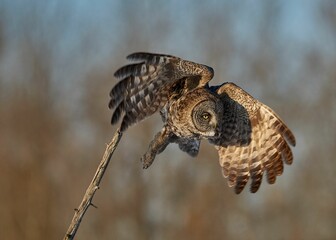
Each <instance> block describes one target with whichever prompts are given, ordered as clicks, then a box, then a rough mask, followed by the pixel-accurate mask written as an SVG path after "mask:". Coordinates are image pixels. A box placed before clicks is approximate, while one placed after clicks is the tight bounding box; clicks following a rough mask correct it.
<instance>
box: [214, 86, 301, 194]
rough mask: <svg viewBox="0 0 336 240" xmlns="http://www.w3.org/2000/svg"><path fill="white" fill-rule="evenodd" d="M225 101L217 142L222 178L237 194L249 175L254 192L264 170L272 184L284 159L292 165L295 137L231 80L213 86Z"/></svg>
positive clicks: (267, 110)
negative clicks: (226, 179)
mask: <svg viewBox="0 0 336 240" xmlns="http://www.w3.org/2000/svg"><path fill="white" fill-rule="evenodd" d="M213 90H214V91H215V92H216V93H217V94H218V95H219V97H220V98H221V101H222V102H223V104H224V113H223V122H222V126H221V127H222V129H221V131H220V133H219V136H218V138H216V139H215V140H210V142H212V143H214V144H215V145H216V148H217V150H218V154H219V161H220V165H221V167H222V172H223V175H224V177H226V178H228V183H229V186H230V187H233V186H234V187H235V192H236V193H237V194H238V193H240V192H241V191H242V190H243V188H244V187H245V185H246V183H247V182H248V180H249V178H251V188H250V191H251V192H253V193H254V192H256V191H257V190H258V189H259V187H260V184H261V181H262V177H263V173H264V172H266V176H267V181H268V182H269V183H270V184H273V183H274V182H275V180H276V176H279V175H281V174H282V172H283V162H285V163H286V164H291V163H292V161H293V155H292V151H291V149H290V147H289V145H288V144H290V145H292V146H295V137H294V135H293V133H292V132H291V131H290V129H289V128H288V127H287V126H286V125H285V123H284V122H283V121H282V120H281V119H280V117H279V116H278V115H277V114H276V113H275V112H274V111H273V110H272V109H271V108H269V107H268V106H266V105H265V104H263V103H261V102H259V101H258V100H256V99H255V98H253V97H252V96H251V95H249V94H248V93H247V92H245V91H244V90H243V89H241V88H240V87H238V86H237V85H235V84H233V83H225V84H223V85H222V86H220V87H217V88H216V89H213Z"/></svg>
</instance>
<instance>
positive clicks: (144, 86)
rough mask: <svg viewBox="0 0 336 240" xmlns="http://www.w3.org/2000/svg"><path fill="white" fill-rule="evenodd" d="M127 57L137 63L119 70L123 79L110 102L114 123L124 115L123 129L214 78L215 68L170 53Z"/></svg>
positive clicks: (119, 76)
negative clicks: (173, 96) (172, 97)
mask: <svg viewBox="0 0 336 240" xmlns="http://www.w3.org/2000/svg"><path fill="white" fill-rule="evenodd" d="M127 59H128V60H130V61H136V62H137V63H134V64H130V65H126V66H124V67H122V68H120V69H119V70H117V71H116V72H115V74H114V76H115V77H116V78H117V79H120V81H119V82H118V83H117V84H116V85H115V86H114V87H113V89H112V90H111V92H110V97H111V100H110V102H109V108H111V109H114V113H113V116H112V119H111V122H112V124H115V123H117V122H118V120H119V119H120V118H121V117H123V120H122V123H121V131H124V130H126V129H127V128H128V127H129V126H130V125H132V124H134V123H136V122H138V121H141V120H142V119H144V118H146V117H148V116H150V115H152V114H153V113H155V112H157V111H158V110H160V109H162V107H163V106H164V105H165V104H166V102H167V101H168V99H169V98H170V97H171V96H172V95H174V94H181V93H182V92H181V91H188V90H191V89H193V88H196V87H202V86H205V85H206V84H207V83H208V82H209V81H210V80H211V78H212V77H213V70H212V68H210V67H208V66H205V65H202V64H197V63H194V62H190V61H186V60H183V59H181V58H178V57H174V56H170V55H163V54H153V53H133V54H131V55H129V56H128V57H127Z"/></svg>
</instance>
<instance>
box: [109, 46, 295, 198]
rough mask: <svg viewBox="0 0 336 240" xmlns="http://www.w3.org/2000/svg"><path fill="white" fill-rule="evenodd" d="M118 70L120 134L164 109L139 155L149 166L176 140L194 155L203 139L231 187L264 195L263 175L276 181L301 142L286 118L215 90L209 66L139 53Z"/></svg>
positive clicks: (226, 89)
mask: <svg viewBox="0 0 336 240" xmlns="http://www.w3.org/2000/svg"><path fill="white" fill-rule="evenodd" d="M127 59H128V60H130V61H133V62H134V63H133V64H129V65H126V66H124V67H121V68H120V69H119V70H117V71H116V72H115V77H116V78H117V79H118V80H119V82H118V83H117V84H116V85H115V86H114V87H113V88H112V90H111V92H110V98H111V99H110V102H109V108H110V109H112V110H113V115H112V119H111V122H112V124H116V123H117V122H118V121H119V120H120V119H122V120H121V126H120V131H122V132H123V131H125V130H126V129H127V128H128V127H129V126H131V125H133V124H135V123H137V122H139V121H141V120H143V119H145V118H146V117H149V116H151V115H152V114H154V113H156V112H160V114H161V117H162V121H163V128H162V130H161V131H160V132H158V133H157V134H156V135H155V136H154V139H153V140H152V141H151V142H150V144H149V147H148V150H147V152H146V153H145V154H144V155H143V157H142V158H141V161H142V164H143V168H148V167H149V166H150V165H151V164H152V163H153V161H154V159H155V157H156V155H157V154H159V153H161V152H162V151H164V149H165V148H166V147H167V145H168V144H170V143H176V144H178V146H179V148H180V149H181V150H182V151H184V152H186V153H187V154H189V155H190V156H192V157H196V156H197V154H198V152H199V148H200V142H201V140H203V139H206V140H208V141H209V142H210V143H211V144H213V145H214V146H215V148H216V149H217V151H218V155H219V163H220V166H221V169H222V173H223V176H224V177H225V178H227V179H228V185H229V186H230V187H234V190H235V192H236V193H237V194H239V193H240V192H241V191H242V190H243V189H244V187H245V185H246V184H247V182H248V181H249V180H250V182H251V183H250V191H251V192H252V193H255V192H257V191H258V189H259V187H260V184H261V182H262V178H263V175H264V173H265V177H266V179H267V181H268V183H270V184H273V183H274V182H275V180H276V177H277V176H279V175H281V174H282V172H283V169H284V163H286V164H291V163H292V161H293V154H292V151H291V148H290V145H291V146H295V137H294V135H293V133H292V132H291V130H290V129H289V128H288V127H287V126H286V124H285V123H284V122H283V121H282V120H281V119H280V117H279V116H278V115H277V114H276V113H275V112H274V111H273V110H272V109H271V108H269V107H268V106H266V105H265V104H263V103H261V102H260V101H258V100H257V99H255V98H253V97H252V96H251V95H250V94H248V93H247V92H245V91H244V90H243V89H242V88H240V87H239V86H237V85H236V84H234V83H230V82H227V83H223V84H221V85H219V86H209V81H210V80H211V79H212V78H213V75H214V71H213V69H212V68H211V67H208V66H206V65H203V64H198V63H195V62H191V61H187V60H184V59H181V58H178V57H175V56H171V55H164V54H153V53H145V52H138V53H133V54H131V55H129V56H128V57H127Z"/></svg>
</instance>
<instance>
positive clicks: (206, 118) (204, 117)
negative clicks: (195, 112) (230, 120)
mask: <svg viewBox="0 0 336 240" xmlns="http://www.w3.org/2000/svg"><path fill="white" fill-rule="evenodd" d="M210 117H211V115H210V113H208V112H205V113H203V114H202V118H203V119H204V120H209V119H210Z"/></svg>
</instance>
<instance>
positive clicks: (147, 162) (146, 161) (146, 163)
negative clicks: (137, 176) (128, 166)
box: [141, 154, 154, 169]
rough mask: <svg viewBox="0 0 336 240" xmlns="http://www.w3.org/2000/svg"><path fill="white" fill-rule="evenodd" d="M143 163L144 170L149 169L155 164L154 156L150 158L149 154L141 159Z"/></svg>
mask: <svg viewBox="0 0 336 240" xmlns="http://www.w3.org/2000/svg"><path fill="white" fill-rule="evenodd" d="M141 162H142V168H143V169H147V168H149V167H150V166H151V165H152V163H153V162H154V157H153V156H149V155H148V154H145V155H144V156H143V157H142V158H141Z"/></svg>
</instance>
